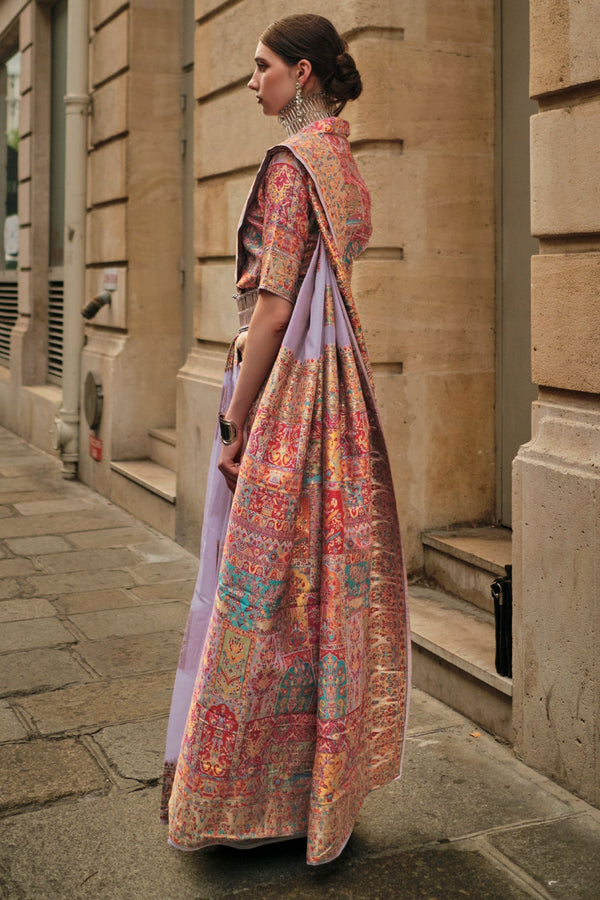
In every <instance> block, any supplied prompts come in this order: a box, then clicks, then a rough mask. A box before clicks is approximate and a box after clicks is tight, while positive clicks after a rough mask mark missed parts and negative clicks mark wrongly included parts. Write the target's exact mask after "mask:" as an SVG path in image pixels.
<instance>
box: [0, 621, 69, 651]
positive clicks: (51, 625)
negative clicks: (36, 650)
mask: <svg viewBox="0 0 600 900" xmlns="http://www.w3.org/2000/svg"><path fill="white" fill-rule="evenodd" d="M74 641H75V638H74V637H73V635H72V634H71V632H70V631H67V629H66V628H65V627H64V625H62V624H61V623H60V622H59V621H58V619H55V618H54V619H51V618H47V619H31V620H25V621H22V622H5V623H4V624H3V625H2V650H3V651H5V652H9V651H10V650H29V649H32V648H33V647H52V646H56V645H57V644H72V643H74Z"/></svg>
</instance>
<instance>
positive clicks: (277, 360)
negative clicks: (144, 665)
mask: <svg viewBox="0 0 600 900" xmlns="http://www.w3.org/2000/svg"><path fill="white" fill-rule="evenodd" d="M255 62H256V69H255V71H254V74H253V76H252V79H251V80H250V82H249V85H248V86H249V88H250V89H251V90H252V91H253V92H254V93H255V95H256V99H257V101H258V103H259V104H260V105H261V106H262V108H263V112H264V114H265V115H268V116H273V115H279V118H280V120H281V121H282V123H283V124H284V125H285V126H286V128H287V130H288V133H289V135H290V136H289V137H288V139H287V140H286V141H284V143H282V144H281V145H279V146H277V147H274V148H272V149H271V150H270V151H269V152H268V153H267V156H266V158H265V160H264V162H263V164H262V166H261V168H260V170H259V173H258V176H257V178H256V181H255V183H254V186H253V188H252V190H251V192H250V196H249V198H248V202H247V205H246V208H245V210H244V213H243V215H242V219H241V224H240V229H239V233H238V263H237V288H238V295H237V301H238V308H239V311H240V324H241V329H240V334H239V335H238V337H237V338H236V340H235V341H234V343H233V345H232V348H231V350H230V354H229V359H228V364H227V369H226V373H225V381H224V386H223V395H222V401H221V413H220V417H219V419H220V421H219V431H218V434H217V439H216V449H215V451H214V452H213V459H212V461H211V472H212V473H213V474H212V475H211V477H210V480H209V486H208V492H207V500H206V512H205V521H204V528H203V537H202V552H201V564H200V572H199V576H198V584H197V586H196V591H195V594H194V599H193V601H192V609H191V612H190V619H189V621H188V626H187V630H186V636H185V638H184V645H183V649H182V653H181V658H180V661H179V668H178V673H177V680H176V684H175V691H174V696H173V704H172V708H171V718H170V720H169V733H168V737H167V755H166V764H165V787H164V806H163V816H164V818H165V819H166V818H167V816H168V820H169V825H170V841H171V843H172V844H173V845H175V846H176V847H179V848H181V849H187V850H192V849H197V848H199V847H204V846H207V845H209V844H233V845H235V846H238V847H248V846H255V845H256V844H259V843H264V842H266V841H270V840H282V839H286V838H294V837H299V836H306V837H307V861H308V863H309V864H313V865H316V864H319V863H323V862H328V861H330V860H332V859H334V858H335V857H336V856H338V855H339V853H340V852H341V851H342V849H343V847H344V845H345V843H346V841H347V839H348V837H349V835H350V833H351V830H352V826H353V823H354V820H355V818H356V815H357V813H358V810H359V808H360V805H361V803H362V801H363V799H364V797H365V796H366V794H367V793H368V792H369V791H370V790H372V789H373V788H375V787H378V786H380V785H382V784H385V783H387V782H388V781H391V780H392V779H394V778H396V777H398V775H399V773H400V767H401V757H402V747H403V740H404V733H405V726H406V714H407V694H408V666H409V659H408V656H409V638H408V622H407V612H406V605H405V594H406V591H405V578H404V568H403V561H402V554H401V548H400V537H399V530H398V523H397V518H396V507H395V501H394V493H393V488H392V481H391V476H390V470H389V463H388V458H387V453H386V449H385V445H384V442H383V438H382V434H381V427H380V423H379V419H378V415H377V410H376V405H375V400H374V396H373V386H372V382H373V379H372V373H371V369H370V365H369V362H368V357H367V353H366V348H365V344H364V340H363V335H362V330H361V327H360V323H359V321H358V317H357V314H356V309H355V305H354V301H353V299H352V292H351V288H350V275H351V268H352V260H353V259H354V257H356V256H357V255H358V254H359V253H360V252H361V251H362V250H363V249H364V248H365V246H366V244H367V241H368V238H369V236H370V233H371V224H370V202H369V195H368V191H367V189H366V187H365V184H364V182H363V180H362V178H361V177H360V174H359V172H358V169H357V167H356V164H355V162H354V159H353V157H352V155H351V152H350V147H349V142H348V132H349V129H348V125H347V123H346V122H344V121H343V120H341V119H339V118H337V116H338V114H339V112H340V111H341V110H342V108H343V107H344V105H345V103H346V101H347V100H349V99H354V98H356V97H358V95H359V94H360V92H361V89H362V85H361V81H360V76H359V74H358V72H357V70H356V66H355V65H354V61H353V59H352V57H351V56H350V55H349V54H348V52H347V46H346V44H345V42H344V41H343V40H342V39H341V38H340V36H339V34H338V33H337V31H336V30H335V28H334V27H333V25H332V24H331V23H330V22H329V21H328V20H327V19H324V18H322V17H321V16H315V15H302V16H289V17H287V18H285V19H283V20H281V21H279V22H275V23H274V24H272V25H270V26H269V28H267V30H266V31H265V32H264V34H263V35H262V36H261V38H260V41H259V43H258V47H257V50H256V60H255ZM242 357H243V362H241V359H242ZM240 363H241V364H240ZM219 438H220V443H219ZM217 465H218V470H219V472H220V473H221V474H219V472H215V469H216V468H217ZM232 494H233V497H232ZM213 601H214V602H213ZM169 798H170V802H169ZM167 806H168V810H167Z"/></svg>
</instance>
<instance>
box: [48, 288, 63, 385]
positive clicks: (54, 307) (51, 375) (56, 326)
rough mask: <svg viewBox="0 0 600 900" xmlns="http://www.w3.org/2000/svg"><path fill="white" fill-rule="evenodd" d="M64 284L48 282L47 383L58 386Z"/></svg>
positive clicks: (60, 364)
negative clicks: (50, 382)
mask: <svg viewBox="0 0 600 900" xmlns="http://www.w3.org/2000/svg"><path fill="white" fill-rule="evenodd" d="M63 301H64V282H62V281H49V282H48V381H52V382H54V383H55V384H60V383H61V381H62V370H63Z"/></svg>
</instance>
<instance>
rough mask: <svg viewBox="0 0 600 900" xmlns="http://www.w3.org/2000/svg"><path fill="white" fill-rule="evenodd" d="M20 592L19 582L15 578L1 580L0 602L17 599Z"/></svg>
mask: <svg viewBox="0 0 600 900" xmlns="http://www.w3.org/2000/svg"><path fill="white" fill-rule="evenodd" d="M19 592H20V586H19V582H18V581H17V580H16V579H15V578H3V579H2V581H0V600H4V599H6V598H7V597H17V596H18V595H19Z"/></svg>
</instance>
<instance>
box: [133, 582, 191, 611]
mask: <svg viewBox="0 0 600 900" xmlns="http://www.w3.org/2000/svg"><path fill="white" fill-rule="evenodd" d="M195 585H196V581H195V578H194V580H192V579H188V580H187V581H166V582H165V581H161V582H158V583H157V584H135V585H134V586H133V587H131V588H129V593H130V594H133V595H134V596H135V597H137V598H138V599H139V600H140V601H141V602H142V603H153V602H155V601H156V600H162V601H164V600H186V601H187V603H188V606H189V604H190V603H191V602H192V596H193V593H194V587H195Z"/></svg>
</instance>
